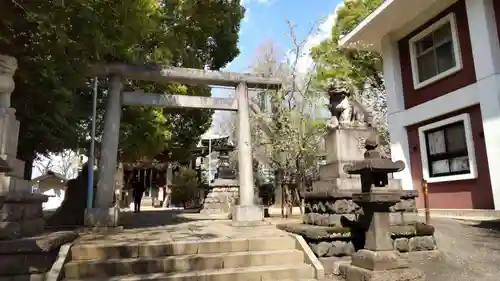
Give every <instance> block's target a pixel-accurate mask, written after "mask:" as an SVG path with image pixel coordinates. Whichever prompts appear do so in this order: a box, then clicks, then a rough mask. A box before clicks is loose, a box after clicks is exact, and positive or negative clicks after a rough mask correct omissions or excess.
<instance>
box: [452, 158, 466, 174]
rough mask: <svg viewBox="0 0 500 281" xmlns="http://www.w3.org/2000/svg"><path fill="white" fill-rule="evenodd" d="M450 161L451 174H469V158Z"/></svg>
mask: <svg viewBox="0 0 500 281" xmlns="http://www.w3.org/2000/svg"><path fill="white" fill-rule="evenodd" d="M450 161H451V165H450V166H451V167H450V168H451V171H452V172H469V171H470V167H469V157H468V156H463V157H457V158H453V159H451V160H450Z"/></svg>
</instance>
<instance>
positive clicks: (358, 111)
mask: <svg viewBox="0 0 500 281" xmlns="http://www.w3.org/2000/svg"><path fill="white" fill-rule="evenodd" d="M328 94H329V95H330V112H331V114H332V118H331V119H330V120H329V121H328V123H327V127H328V128H329V129H336V128H339V127H360V126H371V125H372V116H371V114H370V113H369V112H368V111H367V110H366V109H365V108H364V107H363V106H362V105H361V103H359V102H358V101H357V100H356V99H354V98H351V97H350V94H349V92H348V91H347V90H345V89H342V88H340V87H336V86H332V87H330V89H329V90H328Z"/></svg>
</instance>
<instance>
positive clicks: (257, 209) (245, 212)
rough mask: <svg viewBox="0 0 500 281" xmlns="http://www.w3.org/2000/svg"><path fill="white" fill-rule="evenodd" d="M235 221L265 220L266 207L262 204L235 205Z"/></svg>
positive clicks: (233, 215) (233, 217)
mask: <svg viewBox="0 0 500 281" xmlns="http://www.w3.org/2000/svg"><path fill="white" fill-rule="evenodd" d="M232 219H233V221H234V222H258V221H263V220H264V207H263V206H261V205H236V206H234V207H233V213H232Z"/></svg>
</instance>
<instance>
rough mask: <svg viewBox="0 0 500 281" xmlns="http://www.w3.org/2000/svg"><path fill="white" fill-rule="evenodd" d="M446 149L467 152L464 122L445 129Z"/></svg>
mask: <svg viewBox="0 0 500 281" xmlns="http://www.w3.org/2000/svg"><path fill="white" fill-rule="evenodd" d="M445 133H446V148H447V149H446V151H447V152H461V151H463V152H464V153H467V141H466V139H465V128H464V123H463V122H460V123H457V124H455V125H452V126H450V127H447V128H446V129H445Z"/></svg>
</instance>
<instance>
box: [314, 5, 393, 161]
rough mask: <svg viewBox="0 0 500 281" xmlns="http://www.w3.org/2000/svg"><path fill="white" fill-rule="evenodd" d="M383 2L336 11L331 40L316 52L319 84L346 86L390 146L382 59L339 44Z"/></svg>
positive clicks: (385, 149)
mask: <svg viewBox="0 0 500 281" xmlns="http://www.w3.org/2000/svg"><path fill="white" fill-rule="evenodd" d="M381 2H382V0H345V1H344V3H343V4H341V6H339V7H338V8H337V10H336V14H337V20H336V22H335V24H334V25H333V27H332V31H331V38H330V39H328V40H325V41H324V42H322V43H320V44H319V45H318V46H316V47H314V48H313V50H312V57H313V60H314V61H315V63H316V65H317V69H316V77H315V80H316V82H317V84H319V86H320V87H321V86H322V87H323V88H326V87H328V86H330V85H332V84H337V85H339V84H340V85H343V86H344V87H345V88H346V89H347V90H348V91H349V92H350V93H351V94H352V95H353V96H354V97H355V98H358V99H359V100H360V101H361V102H362V103H363V104H364V105H365V106H366V107H367V108H370V111H371V113H372V114H373V115H374V122H375V124H374V125H375V126H376V127H377V129H378V131H379V133H380V134H381V137H382V142H383V144H384V143H388V139H389V134H388V131H387V100H386V95H385V87H384V81H383V75H382V72H381V67H382V58H381V56H380V55H379V54H377V53H373V52H367V51H355V50H348V49H345V48H340V47H339V46H338V41H339V40H340V38H341V37H342V36H343V35H345V34H347V33H349V32H350V31H351V30H352V29H354V28H355V27H356V25H357V24H359V23H360V22H361V21H362V20H363V19H364V18H366V17H367V16H368V15H369V14H370V13H371V12H372V11H373V10H374V9H375V8H376V7H377V6H378V5H380V4H381ZM382 148H383V149H382V152H385V156H388V155H390V149H389V147H388V146H387V145H383V146H382Z"/></svg>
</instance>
